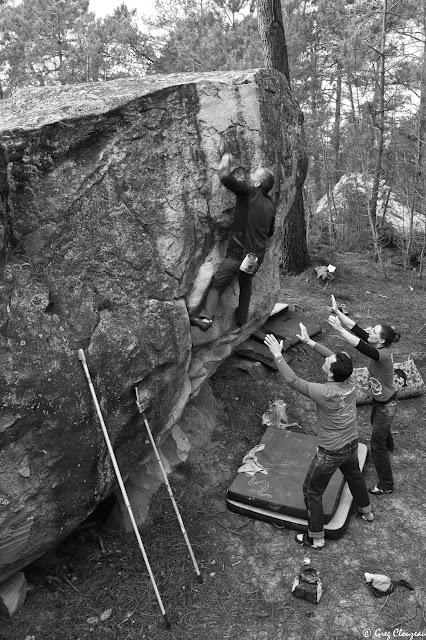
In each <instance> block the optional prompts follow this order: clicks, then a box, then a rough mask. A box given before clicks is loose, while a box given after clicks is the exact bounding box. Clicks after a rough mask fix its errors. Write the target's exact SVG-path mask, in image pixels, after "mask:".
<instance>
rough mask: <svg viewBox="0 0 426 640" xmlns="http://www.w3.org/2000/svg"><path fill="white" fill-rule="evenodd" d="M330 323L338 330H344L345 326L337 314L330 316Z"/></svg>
mask: <svg viewBox="0 0 426 640" xmlns="http://www.w3.org/2000/svg"><path fill="white" fill-rule="evenodd" d="M328 324H329V325H331V326H332V327H333V329H335V330H336V331H342V329H343V327H342V325H341V324H340V320H339V318H338V317H337V316H333V315H331V316H328Z"/></svg>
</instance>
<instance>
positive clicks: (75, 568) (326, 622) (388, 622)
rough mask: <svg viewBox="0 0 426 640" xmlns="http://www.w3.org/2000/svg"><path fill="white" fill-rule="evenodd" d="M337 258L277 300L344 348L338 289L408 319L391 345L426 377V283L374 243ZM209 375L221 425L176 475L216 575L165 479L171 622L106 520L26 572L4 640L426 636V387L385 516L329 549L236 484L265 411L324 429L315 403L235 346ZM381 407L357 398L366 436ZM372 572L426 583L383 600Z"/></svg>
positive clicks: (159, 526)
mask: <svg viewBox="0 0 426 640" xmlns="http://www.w3.org/2000/svg"><path fill="white" fill-rule="evenodd" d="M316 264H321V262H318V260H317V261H316ZM326 264H328V262H326ZM333 264H334V265H336V267H337V270H336V278H335V280H334V281H332V282H331V283H329V284H328V285H327V286H325V284H324V283H322V282H320V281H319V280H317V278H316V274H315V272H314V269H313V267H312V268H310V269H308V270H307V271H306V272H305V273H303V274H301V275H299V276H287V277H283V279H282V291H281V295H280V299H279V301H281V302H287V303H289V304H290V305H294V304H297V305H299V307H300V309H301V310H303V311H304V313H306V314H307V315H308V316H310V317H311V318H312V319H314V320H315V321H316V322H318V323H319V324H320V325H321V326H322V328H323V333H322V334H321V335H319V336H317V337H316V338H315V339H317V340H318V341H320V342H323V343H324V344H326V345H327V346H329V347H331V348H340V347H341V345H342V343H341V342H339V341H340V340H341V339H340V338H339V337H338V336H337V334H335V333H334V332H333V331H332V330H331V328H329V326H328V324H327V315H328V308H329V306H330V294H331V293H334V295H335V296H336V298H337V299H338V300H339V301H341V302H345V303H346V305H347V306H348V309H349V314H350V316H351V317H352V318H354V319H356V320H358V321H359V323H360V324H361V326H366V325H368V324H370V323H371V322H373V323H380V321H387V322H390V323H392V324H395V325H396V326H397V328H398V329H399V330H400V331H401V334H402V338H401V341H400V342H399V343H397V344H396V345H395V346H394V348H393V352H394V360H395V361H396V362H398V361H402V360H405V359H407V357H408V356H410V355H411V357H412V358H413V359H414V361H415V363H416V364H417V367H418V369H419V371H420V373H421V374H422V377H423V378H424V379H425V380H426V325H425V324H424V323H425V321H426V318H425V315H426V314H425V310H426V304H425V290H426V284H425V282H424V280H419V279H418V278H417V277H416V273H415V272H414V271H406V270H404V269H401V268H399V267H396V266H393V265H391V264H388V265H387V274H388V280H385V279H384V277H383V274H382V273H381V272H380V271H379V270H378V268H377V266H376V265H375V264H374V263H372V262H371V261H370V260H369V259H368V257H366V256H365V255H359V254H337V255H335V256H333ZM289 353H291V355H293V356H294V357H293V360H292V362H291V366H292V367H293V368H294V370H295V371H296V372H297V373H298V374H299V375H301V376H302V377H305V378H308V379H310V380H316V381H320V380H322V379H323V374H322V372H321V368H320V366H321V364H322V360H321V358H320V357H319V356H317V355H316V354H315V353H313V352H312V351H311V350H309V348H308V347H306V346H304V345H300V346H298V347H294V348H292V349H291V352H289ZM351 353H352V355H353V356H354V362H355V366H365V360H363V359H362V357H360V355H359V354H357V352H355V351H354V350H352V351H351ZM210 385H211V388H212V391H213V394H214V397H215V400H216V411H217V420H216V426H215V428H214V430H213V431H212V432H211V433H210V436H209V438H208V441H207V442H206V444H205V446H204V447H203V448H202V449H199V450H192V451H191V453H190V456H189V458H188V461H187V462H186V463H184V464H183V465H181V466H180V467H179V468H178V469H177V470H176V471H175V472H174V473H173V474H172V475H171V477H170V482H171V485H172V486H173V489H174V492H175V495H176V498H177V501H178V504H179V507H180V509H181V513H182V517H183V520H184V522H185V526H186V529H187V531H188V535H189V538H190V540H191V542H192V544H193V548H194V553H195V555H196V557H197V560H198V562H199V565H200V568H201V571H202V575H203V583H202V584H198V582H197V580H196V576H195V573H194V571H193V567H192V565H191V562H190V559H189V556H188V554H187V550H186V547H185V544H184V541H183V538H182V535H181V532H180V530H179V528H178V526H177V523H176V518H175V516H174V514H173V512H172V508H171V506H170V501H169V499H168V496H167V492H166V491H165V489H164V488H163V489H162V490H161V491H160V492H159V494H158V496H156V498H155V500H154V501H153V507H152V515H151V522H150V523H149V526H147V527H146V528H145V530H144V531H142V536H143V539H144V541H145V542H146V549H147V553H148V556H149V558H150V560H151V562H152V567H153V571H154V574H155V575H156V576H157V577H158V585H159V589H160V593H161V594H162V596H163V600H164V604H165V607H166V610H167V612H168V617H169V620H170V622H171V629H170V630H165V629H164V624H163V620H162V617H161V614H160V612H159V608H158V604H157V601H156V600H155V596H154V594H153V591H152V588H151V585H150V583H149V580H148V579H147V576H146V570H144V566H143V564H142V561H141V559H140V553H139V551H138V549H136V548H135V541H134V536H132V535H129V536H126V537H125V538H123V537H120V536H118V534H116V533H113V532H108V531H107V530H106V528H105V526H104V523H103V522H102V519H100V520H99V519H98V520H93V521H92V522H88V523H87V524H86V525H85V526H84V527H82V528H81V529H80V530H79V531H78V532H76V534H75V535H73V536H71V537H70V539H68V540H67V541H65V543H64V544H63V545H61V547H60V548H59V549H57V550H56V552H55V553H53V554H51V557H50V558H46V559H44V561H40V562H38V563H36V564H35V565H33V566H32V567H29V568H28V569H27V571H26V574H27V578H28V580H29V581H30V583H31V585H32V590H31V591H30V592H29V594H28V596H27V602H26V603H25V605H24V607H23V609H22V610H21V611H20V612H19V614H18V615H17V616H16V617H15V618H14V619H12V620H7V619H5V618H1V619H0V639H1V640H66V639H73V640H78V639H81V640H83V638H84V639H85V638H96V639H99V640H100V639H101V638H102V639H103V638H117V639H118V638H120V640H124V639H130V640H133V639H136V638H138V639H139V638H147V639H149V640H164V639H166V638H169V639H173V640H178V639H179V640H190V639H191V640H198V639H200V640H299V639H302V638H308V639H316V638H321V639H323V638H327V639H330V640H331V639H336V640H337V639H338V640H345V639H352V638H363V637H364V638H368V637H372V638H377V637H381V638H391V637H399V638H400V637H404V638H412V637H422V636H424V637H426V610H425V606H426V593H425V590H426V573H425V566H426V555H425V550H426V549H425V548H426V537H425V531H426V515H425V506H426V497H425V487H426V471H425V457H426V447H425V441H426V429H425V427H426V412H425V409H426V396H425V395H421V396H418V397H416V398H411V399H404V400H401V401H400V403H399V408H398V412H397V415H396V418H395V421H394V425H393V433H394V438H395V451H394V453H393V454H391V455H392V466H393V472H394V477H395V491H394V493H393V494H392V495H389V496H382V497H372V502H373V508H374V514H375V520H374V522H373V523H371V524H367V523H366V522H365V521H363V520H362V519H360V518H357V517H356V516H355V515H353V516H352V517H351V520H350V523H349V526H348V529H347V531H346V533H345V534H344V536H343V537H342V538H340V539H338V540H329V541H327V544H326V547H325V548H324V550H323V551H321V552H318V551H314V550H310V549H307V548H305V547H300V546H298V545H297V544H296V543H295V541H294V531H291V530H289V529H284V530H283V529H277V528H276V527H274V526H273V525H271V524H268V523H265V522H262V521H258V520H252V519H250V518H247V517H244V516H239V515H236V514H233V513H231V512H229V511H228V510H227V509H226V490H227V488H228V487H229V485H230V484H231V482H232V480H233V479H234V477H235V474H236V470H237V468H238V467H239V466H240V464H241V460H242V458H243V456H244V455H245V454H246V453H247V451H248V450H249V449H250V448H251V447H253V446H254V445H255V444H257V443H258V442H259V440H260V439H261V437H262V434H263V432H264V427H262V425H261V416H262V413H263V412H264V411H265V410H266V409H267V407H268V404H269V402H270V401H271V400H274V399H277V398H282V399H284V400H285V402H286V403H287V409H288V414H289V420H290V422H293V421H294V422H297V423H299V424H300V425H303V426H304V427H305V428H306V429H307V430H308V431H309V430H313V428H314V425H315V412H314V405H313V403H312V402H311V401H309V400H308V399H306V398H305V397H303V396H301V395H300V394H297V393H296V392H294V391H293V390H291V389H289V388H288V387H286V386H285V385H284V383H283V382H282V380H281V379H280V377H279V374H278V373H275V372H274V371H272V370H270V369H267V368H266V367H264V366H263V365H262V364H260V363H256V362H254V361H251V360H247V359H244V358H242V357H239V356H237V355H232V356H231V357H229V358H228V360H227V361H226V362H225V363H224V364H223V365H222V366H221V367H220V369H219V370H218V371H217V372H216V374H215V375H214V376H213V377H212V379H211V380H210ZM370 410H371V407H370V406H368V405H365V406H360V407H359V409H358V416H359V430H360V438H361V441H362V442H365V443H366V444H367V445H369V439H370V433H371V427H370V423H369V414H370ZM364 476H365V478H366V482H367V486H374V484H375V483H376V476H375V471H374V466H373V464H372V461H371V459H370V458H368V459H367V462H366V465H365V468H364ZM306 557H309V558H311V562H312V565H313V566H315V567H316V568H317V569H319V571H320V575H321V578H322V581H323V587H324V594H323V597H322V599H321V601H320V603H319V604H318V605H313V604H310V603H308V602H305V601H303V600H299V599H297V598H295V597H294V596H293V595H292V593H291V585H292V582H293V578H294V576H295V574H296V573H297V572H298V569H299V568H300V566H301V565H302V562H303V560H304V558H306ZM364 572H370V573H386V574H388V575H389V576H390V577H391V578H392V579H394V580H397V579H401V578H404V579H405V580H407V581H408V582H409V583H410V584H411V585H413V587H414V590H413V591H410V590H407V589H405V588H403V587H398V588H397V589H396V590H395V591H394V592H393V593H392V594H391V595H390V596H388V597H387V598H375V597H374V596H373V595H372V594H371V592H370V591H369V589H368V588H367V586H366V585H365V581H364Z"/></svg>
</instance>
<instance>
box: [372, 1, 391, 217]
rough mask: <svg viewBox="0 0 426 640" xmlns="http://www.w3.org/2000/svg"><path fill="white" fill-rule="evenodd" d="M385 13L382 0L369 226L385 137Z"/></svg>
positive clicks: (375, 200) (376, 193)
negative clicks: (374, 156)
mask: <svg viewBox="0 0 426 640" xmlns="http://www.w3.org/2000/svg"><path fill="white" fill-rule="evenodd" d="M386 13H387V0H383V15H382V38H381V43H380V71H379V119H378V123H377V128H378V144H377V155H376V166H375V169H374V178H373V188H372V190H371V200H370V206H369V214H370V217H371V224H372V225H373V226H376V211H377V197H378V193H379V182H380V174H381V171H382V158H383V145H384V137H385V46H386Z"/></svg>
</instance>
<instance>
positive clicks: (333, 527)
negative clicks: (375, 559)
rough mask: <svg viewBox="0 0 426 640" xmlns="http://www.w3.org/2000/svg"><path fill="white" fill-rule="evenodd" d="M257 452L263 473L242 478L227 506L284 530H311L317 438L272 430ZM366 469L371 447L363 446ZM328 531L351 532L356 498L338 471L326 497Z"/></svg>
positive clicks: (231, 491)
mask: <svg viewBox="0 0 426 640" xmlns="http://www.w3.org/2000/svg"><path fill="white" fill-rule="evenodd" d="M259 444H260V445H264V448H263V450H259V451H256V454H255V455H256V458H257V463H258V466H259V468H263V469H264V470H265V471H266V472H267V473H262V471H260V470H256V472H255V473H253V474H251V475H250V474H248V473H245V472H243V473H239V474H238V475H237V477H236V478H235V480H234V482H233V483H232V484H231V486H230V487H229V489H228V493H227V507H228V509H230V510H231V511H233V512H235V513H239V514H242V515H247V516H249V517H252V518H256V519H259V520H265V521H267V522H272V523H275V524H278V525H281V526H283V527H288V528H290V529H296V530H298V531H306V530H307V512H306V507H305V503H304V500H303V491H302V487H303V480H304V479H305V476H306V473H307V471H308V468H309V465H310V463H311V460H312V458H313V456H314V454H315V450H316V446H317V438H316V436H312V435H309V434H304V433H296V432H293V431H289V430H284V431H283V430H282V429H276V428H275V427H269V428H268V429H266V431H265V434H264V436H263V438H262V440H261V441H260V443H259ZM358 456H359V461H360V468H362V467H363V465H364V462H365V459H366V456H367V447H366V446H365V445H364V444H359V445H358ZM323 508H324V523H325V526H324V530H325V534H326V536H327V537H330V538H339V537H340V536H341V535H342V534H343V533H344V531H345V529H346V527H347V524H348V522H349V518H350V514H351V509H352V494H351V493H350V491H349V488H348V486H347V484H346V483H345V481H344V478H343V476H342V474H341V472H340V471H339V470H337V471H336V472H335V473H334V475H333V477H332V479H331V480H330V482H329V485H328V487H327V489H326V491H325V492H324V495H323Z"/></svg>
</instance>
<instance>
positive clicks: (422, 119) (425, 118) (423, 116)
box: [405, 0, 426, 267]
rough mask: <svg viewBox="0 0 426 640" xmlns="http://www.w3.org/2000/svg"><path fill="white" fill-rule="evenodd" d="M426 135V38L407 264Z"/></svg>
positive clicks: (425, 26)
mask: <svg viewBox="0 0 426 640" xmlns="http://www.w3.org/2000/svg"><path fill="white" fill-rule="evenodd" d="M423 34H424V37H426V0H423ZM425 135H426V40H425V41H424V48H423V64H422V75H421V79H420V106H419V124H418V129H417V157H416V167H415V172H414V180H413V193H412V198H411V211H410V228H409V233H408V242H407V249H406V254H405V266H406V267H408V266H409V262H410V253H411V248H412V245H413V227H414V213H415V211H416V205H417V201H418V195H419V192H420V194H421V195H422V196H423V198H424V196H425V188H424V187H425V176H426V166H425V165H426V162H425V154H424V140H425Z"/></svg>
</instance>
